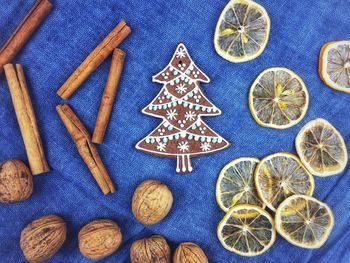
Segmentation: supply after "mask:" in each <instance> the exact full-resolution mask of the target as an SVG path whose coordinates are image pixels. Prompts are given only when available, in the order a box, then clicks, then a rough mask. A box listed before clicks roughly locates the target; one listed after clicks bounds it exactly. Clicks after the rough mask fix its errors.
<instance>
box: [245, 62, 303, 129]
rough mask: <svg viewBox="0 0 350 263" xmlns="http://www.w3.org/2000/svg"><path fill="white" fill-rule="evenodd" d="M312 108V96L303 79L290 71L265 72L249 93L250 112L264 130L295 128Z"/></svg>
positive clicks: (276, 69)
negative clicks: (310, 104)
mask: <svg viewBox="0 0 350 263" xmlns="http://www.w3.org/2000/svg"><path fill="white" fill-rule="evenodd" d="M308 105H309V93H308V91H307V89H306V86H305V84H304V82H303V80H302V79H301V78H300V77H299V76H298V75H297V74H295V73H294V72H293V71H291V70H289V69H287V68H269V69H266V70H264V71H263V72H262V73H260V75H259V76H258V78H257V79H256V80H255V81H254V83H253V85H252V87H251V89H250V92H249V108H250V112H251V114H252V115H253V117H254V119H255V121H256V122H257V123H258V124H259V125H261V126H264V127H269V128H274V129H286V128H289V127H292V126H293V125H295V124H297V123H298V122H300V121H301V120H302V119H303V118H304V116H305V114H306V111H307V108H308Z"/></svg>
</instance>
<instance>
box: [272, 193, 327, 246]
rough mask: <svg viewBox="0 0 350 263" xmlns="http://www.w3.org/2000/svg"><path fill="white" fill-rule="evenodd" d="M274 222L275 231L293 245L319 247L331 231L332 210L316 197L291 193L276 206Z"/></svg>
mask: <svg viewBox="0 0 350 263" xmlns="http://www.w3.org/2000/svg"><path fill="white" fill-rule="evenodd" d="M275 223H276V229H277V232H278V233H279V234H280V235H281V236H283V237H284V238H285V239H286V240H287V241H288V242H290V243H292V244H293V245H296V246H299V247H303V248H319V247H321V246H322V245H323V244H324V243H325V242H326V241H327V239H328V237H329V235H330V233H331V231H332V228H333V225H334V217H333V213H332V210H331V209H330V208H329V207H328V206H327V205H326V204H324V203H322V202H320V201H318V200H317V199H315V198H313V197H310V196H305V195H293V196H290V197H288V198H287V199H286V200H284V201H283V202H282V203H281V205H280V206H279V207H278V209H277V211H276V215H275Z"/></svg>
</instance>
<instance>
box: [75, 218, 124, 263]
mask: <svg viewBox="0 0 350 263" xmlns="http://www.w3.org/2000/svg"><path fill="white" fill-rule="evenodd" d="M78 239H79V249H80V252H81V254H83V255H84V256H85V257H87V258H90V259H102V258H105V257H107V256H110V255H111V254H113V253H114V252H115V251H116V250H117V249H118V248H119V246H120V244H121V242H122V233H121V231H120V228H119V226H118V225H117V224H116V223H115V222H113V221H112V220H108V219H101V220H95V221H92V222H91V223H89V224H87V225H85V226H84V227H83V228H82V229H81V230H80V231H79V235H78Z"/></svg>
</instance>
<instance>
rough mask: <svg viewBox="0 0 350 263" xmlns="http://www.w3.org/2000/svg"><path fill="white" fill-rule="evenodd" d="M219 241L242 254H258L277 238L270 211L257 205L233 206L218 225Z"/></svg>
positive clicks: (250, 255)
mask: <svg viewBox="0 0 350 263" xmlns="http://www.w3.org/2000/svg"><path fill="white" fill-rule="evenodd" d="M217 235H218V238H219V241H220V242H221V244H222V245H223V247H224V248H226V249H227V250H229V251H231V252H234V253H236V254H238V255H241V256H248V257H252V256H257V255H260V254H262V253H264V252H265V251H266V250H268V249H269V248H270V247H271V246H272V245H273V243H274V242H275V240H276V230H275V226H274V222H273V219H272V217H271V216H270V214H269V213H268V212H266V211H265V210H264V209H262V208H261V207H259V206H255V205H245V204H242V205H236V206H234V207H232V208H231V209H230V210H229V211H228V212H227V214H226V215H225V216H224V218H223V219H222V220H221V222H220V223H219V225H218V229H217Z"/></svg>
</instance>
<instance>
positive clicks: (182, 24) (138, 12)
mask: <svg viewBox="0 0 350 263" xmlns="http://www.w3.org/2000/svg"><path fill="white" fill-rule="evenodd" d="M52 2H53V3H54V5H55V7H54V10H53V12H52V13H51V14H50V16H49V17H48V19H47V20H46V21H45V22H44V24H43V25H42V26H41V27H40V28H39V30H38V31H37V32H36V33H35V35H33V37H32V38H31V40H30V41H29V42H28V43H27V45H26V46H25V47H24V49H23V50H22V51H21V53H20V54H19V55H18V56H17V57H16V58H15V60H14V62H16V63H21V64H23V66H24V69H25V74H26V77H27V80H28V84H29V87H30V93H31V97H32V100H33V105H34V109H35V112H36V115H37V120H38V124H39V127H40V132H41V135H42V140H43V143H44V146H45V152H46V154H47V158H48V161H49V163H50V167H51V169H52V170H51V172H50V173H48V174H43V175H39V176H36V177H35V178H34V193H33V195H32V197H31V198H30V199H29V200H27V201H25V202H22V203H19V204H14V205H0V262H11V263H12V262H15V263H17V262H24V257H23V255H22V252H21V250H20V247H19V236H20V232H21V230H22V228H23V227H24V226H25V225H26V224H28V223H29V222H31V221H32V220H34V219H36V218H38V217H40V216H43V215H46V214H51V213H54V214H58V215H60V216H62V217H63V218H64V219H65V220H66V222H67V227H68V237H67V240H66V242H65V243H64V245H63V247H62V248H61V249H60V250H59V252H58V253H57V254H56V255H55V256H54V257H53V258H52V259H51V261H50V262H89V260H87V259H85V258H84V257H83V256H82V255H81V254H80V252H79V249H78V242H77V234H78V232H79V229H80V228H81V227H82V226H83V225H85V224H86V223H88V222H90V221H92V220H94V219H98V218H110V219H113V220H115V221H116V222H118V224H119V226H120V227H121V230H122V233H123V244H122V246H121V248H120V249H119V250H118V252H117V253H115V254H113V255H112V256H110V257H108V258H106V259H105V260H103V261H101V262H129V249H130V246H131V244H132V242H133V241H134V240H136V239H140V238H144V237H147V236H149V235H151V234H161V235H163V236H164V237H166V239H167V240H168V242H169V244H170V245H171V247H172V249H173V250H174V249H175V248H176V246H177V244H178V243H180V242H183V241H193V242H196V243H197V244H199V245H200V246H201V247H202V248H203V250H204V251H205V252H206V254H207V255H208V258H209V260H210V262H217V263H224V262H238V261H240V262H349V261H350V259H349V257H350V250H349V247H350V220H349V217H350V191H349V187H350V171H349V170H348V169H347V170H346V171H345V172H344V173H342V174H340V175H337V176H333V177H329V178H323V179H322V178H318V177H316V178H315V183H316V188H315V194H314V195H315V197H316V198H319V199H320V200H324V201H325V202H326V203H327V204H329V206H330V207H331V208H332V209H333V212H334V215H335V226H334V229H333V232H332V234H331V236H330V238H329V240H328V241H327V243H326V244H325V245H324V246H323V247H322V248H320V249H317V250H306V249H301V248H298V247H295V246H293V245H291V244H289V243H288V242H287V241H285V240H284V239H283V238H282V237H280V236H278V238H277V240H276V243H275V245H274V246H273V247H272V248H271V249H270V250H268V251H267V252H266V253H264V254H263V255H261V256H259V257H255V258H251V259H247V258H242V257H240V256H238V255H236V254H233V253H230V252H228V251H226V250H225V249H224V248H223V247H222V246H221V244H220V243H219V241H218V239H217V237H216V227H217V224H218V223H219V221H220V220H221V218H222V217H223V216H224V213H223V212H222V211H221V210H220V208H219V207H218V205H217V204H216V200H215V183H216V178H217V175H218V173H219V171H220V170H221V168H222V167H223V165H225V164H226V163H227V162H229V161H230V160H232V159H234V158H237V157H241V156H255V157H258V158H262V157H264V156H265V155H268V154H271V153H274V152H279V151H286V152H291V153H295V148H294V138H295V136H296V134H297V133H298V131H299V130H300V128H301V127H302V126H303V125H304V124H305V123H306V122H308V121H310V120H312V119H315V118H317V117H323V118H325V119H327V120H329V121H330V122H331V123H332V124H333V125H334V126H335V127H336V128H337V129H338V130H339V131H340V132H341V133H342V135H343V136H344V139H345V141H346V143H347V144H348V146H350V122H349V116H350V107H349V105H350V95H347V94H345V93H340V92H336V91H333V90H332V89H330V88H328V87H327V86H325V85H324V84H323V83H322V81H321V80H320V78H319V76H318V73H317V64H318V55H319V50H320V48H321V46H322V45H323V44H324V43H325V42H328V41H332V40H343V39H346V38H348V37H349V35H350V27H349V24H350V17H349V12H348V10H349V7H350V3H349V1H347V0H322V1H296V0H285V1H280V0H259V1H258V2H259V3H261V4H262V5H264V6H265V8H266V9H267V11H268V13H269V15H270V18H271V35H270V41H269V43H268V45H267V48H266V50H265V52H264V53H263V54H262V56H260V57H259V58H257V59H256V60H254V61H251V62H248V63H244V64H232V63H230V62H228V61H225V60H224V59H222V58H221V57H219V56H218V55H217V54H216V52H215V50H214V46H213V35H214V29H215V25H216V22H217V19H218V17H219V15H220V13H221V11H222V9H223V8H224V6H225V5H226V2H227V1H226V0H217V1H210V0H206V1H204V0H171V1H162V0H149V1H141V0H108V1H93V0H75V1H71V0H52ZM34 3H35V0H21V1H20V0H0V6H1V8H0V43H1V45H2V44H3V43H5V41H6V39H7V38H8V37H9V36H10V35H11V33H12V32H13V30H14V29H15V28H16V26H17V25H18V24H19V22H20V21H21V20H22V18H23V17H24V16H25V14H26V13H27V11H28V10H29V9H30V8H31V6H32V5H33V4H34ZM123 18H124V19H125V20H126V21H127V22H128V24H130V25H131V27H132V29H133V32H132V34H131V35H130V36H129V38H128V39H127V40H126V41H125V42H123V44H122V45H121V48H122V49H123V50H125V51H126V52H127V60H126V64H125V69H124V74H123V76H122V79H121V82H120V88H119V90H118V93H117V101H116V104H115V105H114V108H113V113H112V116H111V121H110V125H109V127H108V130H107V133H106V137H105V141H104V144H103V145H100V146H98V150H99V152H100V154H101V157H102V159H103V161H104V163H105V165H106V167H107V169H108V171H109V173H110V175H111V178H112V179H113V181H114V182H115V184H116V185H117V188H118V191H117V193H115V194H111V195H108V196H106V197H105V196H103V195H102V193H101V192H100V190H99V188H98V187H97V185H96V183H95V181H94V179H93V177H92V176H91V174H90V173H89V171H88V169H87V168H86V167H85V165H84V163H83V161H82V160H81V158H80V157H79V155H78V153H77V150H76V148H75V146H74V144H73V143H72V140H71V138H70V136H69V135H68V133H67V131H66V129H65V127H64V126H63V124H62V123H61V121H60V119H59V118H58V116H57V114H56V111H55V106H56V105H57V104H58V103H62V102H63V101H62V100H61V99H60V98H59V97H58V96H57V95H56V94H55V92H56V91H57V89H58V88H59V87H60V86H61V85H62V84H63V83H64V81H65V80H66V79H67V78H68V76H69V75H70V74H71V73H72V72H73V71H74V70H75V68H76V67H77V66H79V64H80V63H81V61H82V60H83V59H84V58H85V57H86V56H87V55H88V54H89V53H90V51H91V50H92V49H93V48H94V47H95V46H96V45H97V44H98V43H99V42H100V41H101V40H102V39H103V38H104V37H105V36H106V35H107V34H108V33H109V32H110V30H112V29H113V28H114V27H115V25H116V24H117V23H118V22H119V20H120V19H123ZM180 42H183V43H185V45H186V46H187V48H188V50H189V52H190V54H191V56H192V58H193V59H194V61H195V62H196V64H197V65H198V66H199V67H200V68H201V69H202V70H203V71H204V72H205V73H206V74H207V75H208V76H209V77H210V78H211V83H209V84H205V85H203V89H204V92H205V94H206V95H207V96H208V98H209V99H210V100H211V101H212V102H213V103H214V104H215V105H217V106H218V107H219V108H220V109H221V110H222V111H223V114H222V115H221V116H218V117H212V118H205V122H206V123H207V124H208V125H209V126H210V127H212V128H213V129H214V130H215V131H216V132H217V133H219V134H220V135H222V136H223V137H224V138H225V139H227V140H228V141H230V142H231V143H232V146H231V147H230V148H228V149H226V150H224V151H221V152H218V153H215V154H212V155H209V156H206V157H199V158H195V159H193V165H194V169H195V171H194V172H193V173H192V174H189V175H177V174H176V173H175V160H174V159H163V158H157V157H153V156H151V155H147V154H144V153H142V152H139V151H137V150H136V149H135V148H134V146H135V144H136V143H137V142H138V141H139V140H140V139H142V138H144V137H145V136H146V135H147V134H148V133H149V132H150V131H152V130H153V129H154V128H155V127H156V126H157V125H158V124H159V123H160V119H157V118H152V117H150V116H146V115H143V114H142V113H141V112H140V111H141V109H142V108H143V107H144V106H146V105H147V104H148V103H149V102H150V101H151V100H152V99H153V98H154V97H155V96H156V95H157V93H158V92H159V90H160V89H161V85H159V84H156V83H152V81H151V76H152V75H154V74H155V73H157V72H159V71H160V70H161V69H163V67H164V66H166V65H167V64H168V62H169V59H170V58H171V56H172V54H173V52H174V50H175V48H176V46H177V44H178V43H180ZM109 65H110V58H108V59H107V60H106V61H105V62H104V63H103V64H102V65H101V66H100V67H99V68H98V69H97V70H96V72H95V73H94V74H93V75H92V76H91V77H90V78H89V79H88V80H87V81H86V82H85V83H84V84H83V85H82V86H81V88H80V89H79V90H78V91H77V92H76V93H75V94H74V95H73V96H72V97H71V98H70V99H69V100H68V101H67V103H69V104H70V105H71V106H72V108H73V109H74V110H75V112H76V113H77V115H78V116H79V117H80V118H81V120H82V121H83V122H84V123H85V124H86V126H87V128H88V129H89V131H92V130H93V127H94V124H95V118H96V114H97V111H98V106H99V103H100V100H99V98H100V96H101V93H102V90H103V88H104V85H105V81H106V77H107V74H108V70H109ZM272 66H284V67H288V68H290V69H292V70H293V71H295V72H296V73H297V74H299V75H300V76H301V77H302V78H303V80H304V81H305V83H306V85H307V87H308V90H309V93H310V106H309V110H308V112H307V114H306V116H305V118H304V119H303V120H302V121H301V123H299V124H298V125H296V126H294V127H292V128H290V129H287V130H282V131H278V130H272V129H268V128H263V127H261V126H259V125H258V124H257V123H256V122H255V121H254V120H253V118H252V116H251V114H250V112H249V109H248V98H247V97H248V95H247V94H248V90H249V87H250V85H251V84H252V82H253V81H254V79H255V78H256V77H257V75H258V74H259V73H260V72H261V71H262V70H264V69H265V68H267V67H272ZM0 127H1V128H0V159H1V160H6V159H21V160H24V161H26V160H27V158H26V153H25V148H24V145H23V142H22V139H21V135H20V131H19V128H18V124H17V121H16V117H15V113H14V110H13V106H12V102H11V98H10V94H9V90H8V87H7V83H6V80H5V77H4V75H2V76H0ZM149 178H154V179H159V180H161V181H162V182H164V183H166V184H167V185H168V186H169V187H170V189H171V190H172V192H173V196H174V205H173V207H172V209H171V212H170V214H169V215H168V216H167V217H166V218H165V219H164V220H163V221H162V222H160V223H159V224H156V225H153V226H149V227H144V226H143V225H141V224H139V223H138V222H137V221H136V220H135V219H134V217H133V215H132V213H131V198H132V194H133V191H134V189H135V188H136V186H137V185H138V184H139V183H140V182H142V181H143V180H145V179H149Z"/></svg>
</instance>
